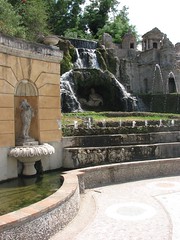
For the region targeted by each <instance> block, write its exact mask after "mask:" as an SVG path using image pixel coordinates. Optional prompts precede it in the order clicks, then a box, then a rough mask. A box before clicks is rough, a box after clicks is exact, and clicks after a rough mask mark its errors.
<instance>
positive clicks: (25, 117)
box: [19, 99, 34, 139]
mask: <svg viewBox="0 0 180 240" xmlns="http://www.w3.org/2000/svg"><path fill="white" fill-rule="evenodd" d="M19 107H20V109H21V111H22V112H21V120H22V138H23V139H28V138H30V137H29V129H30V125H31V119H32V117H34V111H33V109H32V107H31V105H30V104H29V103H28V101H27V99H23V100H22V102H21V104H20V106H19Z"/></svg>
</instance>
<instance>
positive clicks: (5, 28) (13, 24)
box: [0, 0, 25, 38]
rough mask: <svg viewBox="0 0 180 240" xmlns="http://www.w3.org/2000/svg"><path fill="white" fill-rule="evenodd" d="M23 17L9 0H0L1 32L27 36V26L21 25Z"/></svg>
mask: <svg viewBox="0 0 180 240" xmlns="http://www.w3.org/2000/svg"><path fill="white" fill-rule="evenodd" d="M21 23H22V18H21V16H19V15H18V14H17V12H16V11H15V10H14V9H13V7H12V5H11V4H10V3H9V2H8V1H7V0H0V32H2V33H4V34H7V35H11V36H16V37H22V38H24V37H25V28H24V27H23V26H21Z"/></svg>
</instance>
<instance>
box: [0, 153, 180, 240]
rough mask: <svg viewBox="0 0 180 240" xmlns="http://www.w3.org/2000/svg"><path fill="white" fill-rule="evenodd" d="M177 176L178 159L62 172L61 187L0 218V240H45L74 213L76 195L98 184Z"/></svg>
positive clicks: (179, 159) (179, 165) (178, 169)
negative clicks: (62, 181) (47, 195)
mask: <svg viewBox="0 0 180 240" xmlns="http://www.w3.org/2000/svg"><path fill="white" fill-rule="evenodd" d="M179 174H180V158H174V159H160V160H150V161H143V162H129V163H117V164H110V165H103V166H96V167H89V168H84V169H79V170H72V171H68V172H64V174H63V175H62V176H63V178H64V183H63V185H62V187H61V188H60V189H59V190H58V191H57V192H55V193H54V194H52V195H51V196H49V197H48V198H46V199H44V200H42V201H40V202H38V203H35V204H32V205H30V206H29V207H26V208H22V209H20V210H18V211H15V212H12V213H9V214H6V215H3V216H0V239H4V240H6V239H8V240H11V239H12V240H14V239H18V240H31V239H33V240H39V239H43V240H48V239H50V237H51V236H53V235H54V234H55V233H57V232H58V231H60V230H61V229H63V228H64V227H65V226H66V225H67V224H68V223H69V222H70V221H71V220H72V219H73V218H74V217H75V215H76V214H77V212H78V210H79V205H80V192H81V193H83V192H84V190H85V189H88V188H93V187H98V186H102V185H108V184H115V183H121V182H122V183H123V182H127V181H135V180H136V181H137V180H141V179H150V178H157V177H167V176H173V175H179Z"/></svg>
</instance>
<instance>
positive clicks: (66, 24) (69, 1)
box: [49, 0, 85, 35]
mask: <svg viewBox="0 0 180 240" xmlns="http://www.w3.org/2000/svg"><path fill="white" fill-rule="evenodd" d="M84 3H85V0H58V1H57V2H56V3H55V4H54V7H53V11H52V13H51V16H50V17H49V24H50V27H51V29H52V31H53V32H54V33H55V34H57V35H64V33H65V32H66V31H67V30H68V29H73V28H75V29H78V25H79V17H80V15H81V13H82V4H84Z"/></svg>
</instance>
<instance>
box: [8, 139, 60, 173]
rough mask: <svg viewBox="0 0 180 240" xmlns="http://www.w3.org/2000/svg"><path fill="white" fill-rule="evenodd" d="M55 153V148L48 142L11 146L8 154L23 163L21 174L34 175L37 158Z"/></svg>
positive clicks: (41, 158)
mask: <svg viewBox="0 0 180 240" xmlns="http://www.w3.org/2000/svg"><path fill="white" fill-rule="evenodd" d="M53 153H55V149H54V147H53V146H51V145H50V144H48V143H44V144H42V145H27V146H26V145H24V146H16V147H14V148H11V149H10V151H9V154H8V155H9V156H10V157H13V158H15V159H17V160H19V161H20V162H22V163H23V164H24V168H23V175H24V176H33V175H36V169H35V167H34V164H35V162H36V161H38V160H43V158H44V157H45V156H47V155H51V154H53Z"/></svg>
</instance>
